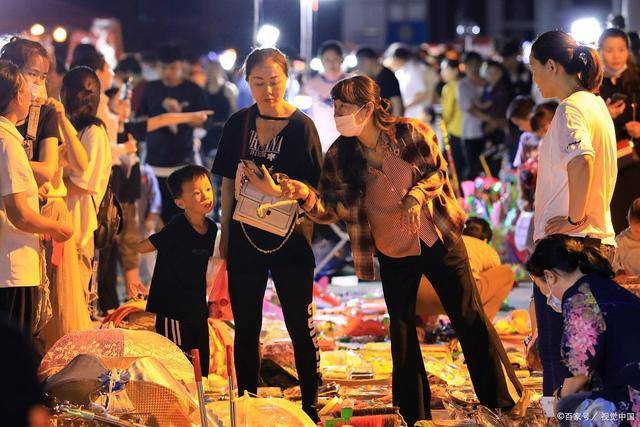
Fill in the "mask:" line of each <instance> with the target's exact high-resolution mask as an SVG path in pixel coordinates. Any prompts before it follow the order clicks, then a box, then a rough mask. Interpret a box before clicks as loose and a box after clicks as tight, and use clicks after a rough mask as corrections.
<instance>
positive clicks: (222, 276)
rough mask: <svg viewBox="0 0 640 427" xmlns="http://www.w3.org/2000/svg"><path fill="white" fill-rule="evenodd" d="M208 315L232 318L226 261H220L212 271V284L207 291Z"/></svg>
mask: <svg viewBox="0 0 640 427" xmlns="http://www.w3.org/2000/svg"><path fill="white" fill-rule="evenodd" d="M209 317H210V318H212V319H220V320H233V314H232V313H231V301H230V299H229V280H228V278H227V262H226V261H222V262H221V263H220V265H219V266H218V267H217V269H216V271H215V273H214V278H213V286H212V287H211V291H210V292H209Z"/></svg>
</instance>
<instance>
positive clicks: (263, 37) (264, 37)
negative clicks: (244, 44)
mask: <svg viewBox="0 0 640 427" xmlns="http://www.w3.org/2000/svg"><path fill="white" fill-rule="evenodd" d="M279 38H280V30H279V29H278V28H276V27H274V26H273V25H268V24H267V25H263V26H262V27H260V29H259V30H258V34H257V36H256V41H257V42H258V45H259V46H260V47H274V46H275V45H276V43H277V42H278V39H279Z"/></svg>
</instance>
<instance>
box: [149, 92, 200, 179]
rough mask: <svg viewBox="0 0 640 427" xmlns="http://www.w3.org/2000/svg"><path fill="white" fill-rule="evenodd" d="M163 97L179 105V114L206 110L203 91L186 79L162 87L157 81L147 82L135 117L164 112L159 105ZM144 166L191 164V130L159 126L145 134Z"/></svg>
mask: <svg viewBox="0 0 640 427" xmlns="http://www.w3.org/2000/svg"><path fill="white" fill-rule="evenodd" d="M166 98H173V99H175V100H177V101H178V102H179V103H180V104H182V105H183V107H182V111H183V112H193V111H201V110H206V109H207V108H208V107H207V100H206V98H205V93H204V91H203V90H202V89H201V88H200V86H198V85H197V84H195V83H193V82H190V81H188V80H185V81H183V82H182V83H180V84H179V85H178V86H165V84H164V83H163V82H162V81H161V80H156V81H153V82H149V83H147V85H146V86H145V88H144V93H143V95H142V101H141V102H140V108H139V109H138V111H137V114H136V115H137V116H138V117H142V116H147V117H155V116H158V115H160V114H164V113H167V110H165V109H164V107H163V106H162V103H163V101H164V100H165V99H166ZM147 163H148V164H150V165H151V166H159V167H173V166H182V165H185V164H188V163H193V127H191V126H189V125H187V124H183V125H179V126H178V133H173V132H172V131H171V128H170V127H163V128H160V129H158V130H156V131H153V132H150V133H149V134H148V135H147Z"/></svg>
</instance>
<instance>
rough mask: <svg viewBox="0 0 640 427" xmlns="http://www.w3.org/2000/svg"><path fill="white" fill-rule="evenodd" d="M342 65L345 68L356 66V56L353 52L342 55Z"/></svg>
mask: <svg viewBox="0 0 640 427" xmlns="http://www.w3.org/2000/svg"><path fill="white" fill-rule="evenodd" d="M344 66H345V68H346V69H347V70H348V69H351V68H355V67H357V66H358V58H356V56H355V55H354V54H353V53H350V54H349V55H347V56H345V57H344Z"/></svg>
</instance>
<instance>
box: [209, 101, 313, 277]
mask: <svg viewBox="0 0 640 427" xmlns="http://www.w3.org/2000/svg"><path fill="white" fill-rule="evenodd" d="M257 115H258V107H257V106H256V105H255V104H254V105H253V106H251V107H249V108H246V109H243V110H240V111H238V112H237V113H235V114H234V115H233V116H231V118H230V119H229V120H228V121H227V123H226V124H225V126H224V129H223V131H222V137H221V138H220V144H219V146H218V152H217V154H216V158H215V161H214V162H213V169H212V173H214V174H216V175H221V176H223V177H225V178H229V179H235V176H236V171H237V168H238V162H239V161H240V159H241V158H244V159H250V160H253V161H254V162H255V163H256V165H258V166H260V165H265V166H266V167H267V169H269V170H270V171H271V173H272V174H273V173H274V172H280V173H284V174H286V175H287V176H288V177H289V178H291V179H295V180H299V181H303V182H306V183H308V184H310V185H312V186H313V187H316V186H317V184H318V179H319V177H320V170H321V168H322V150H321V148H320V138H319V137H318V132H317V130H316V128H315V125H314V124H313V121H312V120H311V119H310V118H309V117H307V116H306V115H305V114H304V113H302V112H300V111H299V110H296V111H295V112H294V113H293V114H292V115H291V116H290V117H289V121H288V123H287V125H286V126H285V128H284V129H282V131H280V133H279V134H278V135H277V136H276V137H274V138H273V139H272V140H271V141H269V143H268V144H267V145H266V146H264V147H263V146H261V145H260V143H259V142H258V138H257V135H256V132H255V130H256V125H255V123H256V116H257ZM245 124H246V131H245ZM243 140H245V141H243ZM243 143H244V144H246V150H245V155H244V156H243V155H242V151H243V148H242V147H243ZM234 203H235V202H234ZM234 208H235V206H234ZM244 228H245V230H246V232H247V234H248V235H249V237H250V238H251V240H252V241H253V242H254V243H255V244H257V245H258V247H260V248H262V249H273V248H276V247H278V246H279V245H280V244H281V243H282V241H283V239H284V238H283V237H280V236H277V235H275V234H272V233H268V232H266V231H262V230H260V229H258V228H255V227H252V226H250V225H245V226H244ZM312 233H313V225H312V223H311V221H310V220H309V219H305V220H304V221H303V222H302V224H300V225H298V226H297V227H296V229H295V230H294V232H293V233H292V235H291V238H290V239H289V240H288V241H287V243H286V244H285V245H284V246H283V247H282V248H281V249H280V250H278V251H276V252H275V253H273V254H271V255H265V254H262V253H260V252H259V251H257V250H256V249H255V248H254V247H253V246H252V245H251V243H250V242H249V241H248V240H247V238H246V236H245V234H244V231H243V230H242V229H241V227H240V223H239V222H238V221H235V220H231V226H230V234H229V252H228V257H227V267H228V269H229V270H230V271H232V270H244V269H246V268H251V267H252V266H257V265H264V264H265V263H267V264H269V265H277V264H279V265H283V264H290V265H295V266H297V267H304V268H306V267H311V268H313V266H314V265H315V260H314V257H313V252H312V251H311V246H310V243H311V242H310V241H311V234H312Z"/></svg>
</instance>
